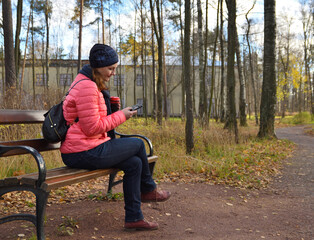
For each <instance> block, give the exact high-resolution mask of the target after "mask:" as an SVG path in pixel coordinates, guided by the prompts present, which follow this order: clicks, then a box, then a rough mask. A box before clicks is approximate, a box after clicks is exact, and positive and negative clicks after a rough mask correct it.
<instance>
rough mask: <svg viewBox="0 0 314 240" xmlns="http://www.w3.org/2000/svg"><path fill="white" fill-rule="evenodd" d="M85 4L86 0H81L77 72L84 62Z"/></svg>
mask: <svg viewBox="0 0 314 240" xmlns="http://www.w3.org/2000/svg"><path fill="white" fill-rule="evenodd" d="M83 5H84V0H81V5H80V25H79V44H78V62H77V72H79V71H80V69H81V65H82V63H81V62H82V60H81V51H82V28H83Z"/></svg>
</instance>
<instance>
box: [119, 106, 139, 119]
mask: <svg viewBox="0 0 314 240" xmlns="http://www.w3.org/2000/svg"><path fill="white" fill-rule="evenodd" d="M121 111H122V112H123V113H124V115H125V118H126V120H128V119H129V118H131V117H133V115H134V114H136V113H137V111H136V110H135V111H132V108H131V107H126V108H124V109H122V110H121Z"/></svg>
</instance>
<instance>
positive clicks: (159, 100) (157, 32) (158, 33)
mask: <svg viewBox="0 0 314 240" xmlns="http://www.w3.org/2000/svg"><path fill="white" fill-rule="evenodd" d="M149 4H150V9H151V12H152V22H153V25H154V31H155V35H156V39H157V43H158V78H157V113H156V115H157V123H158V125H160V126H161V125H162V90H161V89H162V77H163V67H162V66H163V61H162V42H163V40H162V38H163V33H162V31H161V30H162V29H161V25H160V24H161V19H160V18H161V15H160V3H159V0H157V1H156V6H157V19H158V27H157V24H156V21H155V16H154V14H153V11H154V7H153V2H152V0H149Z"/></svg>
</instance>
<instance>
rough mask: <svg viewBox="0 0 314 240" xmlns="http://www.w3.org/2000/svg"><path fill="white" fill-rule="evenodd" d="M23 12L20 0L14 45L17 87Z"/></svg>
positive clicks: (17, 86)
mask: <svg viewBox="0 0 314 240" xmlns="http://www.w3.org/2000/svg"><path fill="white" fill-rule="evenodd" d="M22 14H23V1H22V0H18V3H17V10H16V30H15V46H14V60H15V71H16V80H17V81H16V88H17V89H19V84H18V82H19V81H18V79H19V67H20V61H21V59H20V57H21V53H20V33H21V26H22Z"/></svg>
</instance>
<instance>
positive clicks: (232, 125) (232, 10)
mask: <svg viewBox="0 0 314 240" xmlns="http://www.w3.org/2000/svg"><path fill="white" fill-rule="evenodd" d="M226 3H227V8H228V67H227V96H228V97H227V106H228V107H227V118H226V123H225V128H227V129H233V130H234V133H235V142H236V143H238V142H239V140H238V124H237V119H236V107H235V75H234V56H235V39H236V2H235V0H227V1H226Z"/></svg>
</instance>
